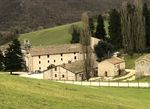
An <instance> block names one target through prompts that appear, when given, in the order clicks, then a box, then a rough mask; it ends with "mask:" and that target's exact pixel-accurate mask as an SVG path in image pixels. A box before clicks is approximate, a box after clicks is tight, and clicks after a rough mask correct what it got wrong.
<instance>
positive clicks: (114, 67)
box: [98, 57, 125, 77]
mask: <svg viewBox="0 0 150 109" xmlns="http://www.w3.org/2000/svg"><path fill="white" fill-rule="evenodd" d="M124 72H125V60H124V59H121V58H118V57H111V58H109V59H106V60H104V61H102V62H100V63H99V64H98V76H100V77H115V76H119V75H122V74H123V73H124Z"/></svg>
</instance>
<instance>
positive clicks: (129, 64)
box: [125, 54, 142, 69]
mask: <svg viewBox="0 0 150 109" xmlns="http://www.w3.org/2000/svg"><path fill="white" fill-rule="evenodd" d="M140 56H142V54H134V55H133V56H129V55H126V56H125V62H126V68H127V69H134V68H135V61H136V60H137V59H138V58H139V57H140Z"/></svg>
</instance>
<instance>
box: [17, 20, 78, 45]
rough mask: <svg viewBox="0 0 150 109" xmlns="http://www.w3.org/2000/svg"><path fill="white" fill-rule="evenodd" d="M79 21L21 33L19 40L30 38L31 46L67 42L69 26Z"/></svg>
mask: <svg viewBox="0 0 150 109" xmlns="http://www.w3.org/2000/svg"><path fill="white" fill-rule="evenodd" d="M73 24H77V25H79V24H80V23H79V22H78V23H72V24H68V25H62V26H58V27H54V28H50V29H43V30H39V31H35V32H31V33H26V34H21V35H20V37H19V40H20V41H21V43H23V41H24V40H30V42H31V44H32V45H33V46H46V45H51V44H67V43H70V41H71V35H70V34H69V28H70V26H71V25H73Z"/></svg>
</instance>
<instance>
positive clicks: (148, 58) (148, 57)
mask: <svg viewBox="0 0 150 109" xmlns="http://www.w3.org/2000/svg"><path fill="white" fill-rule="evenodd" d="M141 60H145V61H149V62H150V54H146V55H143V56H141V57H139V58H138V59H137V60H136V61H141Z"/></svg>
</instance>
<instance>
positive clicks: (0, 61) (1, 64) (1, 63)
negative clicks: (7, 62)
mask: <svg viewBox="0 0 150 109" xmlns="http://www.w3.org/2000/svg"><path fill="white" fill-rule="evenodd" d="M3 69H4V56H3V53H2V51H1V50H0V71H2V70H3Z"/></svg>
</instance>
